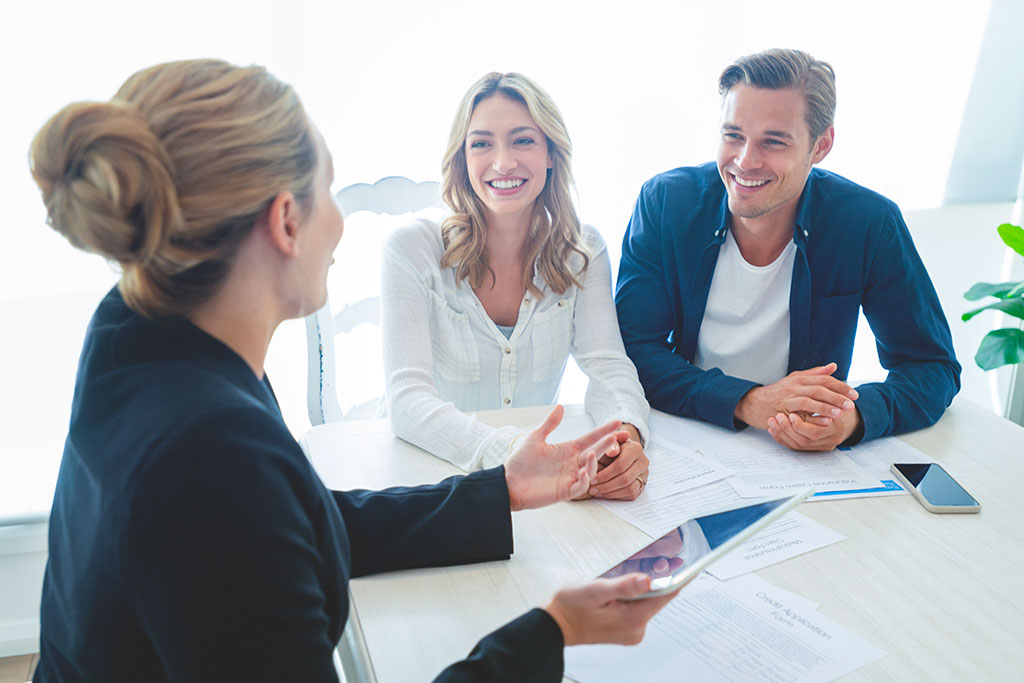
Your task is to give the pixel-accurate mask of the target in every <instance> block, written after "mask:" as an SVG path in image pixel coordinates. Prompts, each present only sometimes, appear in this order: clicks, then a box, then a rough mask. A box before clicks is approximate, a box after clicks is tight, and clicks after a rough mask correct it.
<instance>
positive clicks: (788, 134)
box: [718, 84, 833, 218]
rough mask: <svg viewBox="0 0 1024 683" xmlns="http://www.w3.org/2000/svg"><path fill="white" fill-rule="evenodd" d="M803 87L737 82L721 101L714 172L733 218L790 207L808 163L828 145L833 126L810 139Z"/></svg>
mask: <svg viewBox="0 0 1024 683" xmlns="http://www.w3.org/2000/svg"><path fill="white" fill-rule="evenodd" d="M806 107H807V104H806V101H805V99H804V95H803V93H801V92H800V91H799V90H796V89H793V88H783V89H779V90H771V89H767V88H755V87H753V86H749V85H744V84H737V85H735V86H733V88H732V89H731V90H730V91H729V92H728V93H726V95H725V98H724V99H723V101H722V130H721V138H720V140H719V143H718V173H719V175H720V176H721V177H722V182H723V183H725V189H726V191H727V192H728V193H729V211H730V212H731V213H732V215H733V216H734V217H738V218H759V217H761V216H767V215H770V214H774V213H775V212H778V211H783V212H785V211H793V212H795V208H796V203H797V202H798V201H799V199H800V193H801V192H802V191H803V189H804V184H805V183H806V182H807V176H808V175H809V174H810V172H811V167H812V166H813V165H814V164H816V163H817V162H819V161H821V160H822V159H824V158H825V155H826V154H828V152H829V150H830V149H831V148H832V135H833V133H832V128H829V129H828V130H827V131H825V133H823V134H822V135H821V136H819V137H818V138H817V139H816V140H812V139H811V134H810V130H809V129H808V127H807V122H806V121H805V118H804V114H805V111H806Z"/></svg>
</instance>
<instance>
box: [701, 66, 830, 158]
mask: <svg viewBox="0 0 1024 683" xmlns="http://www.w3.org/2000/svg"><path fill="white" fill-rule="evenodd" d="M737 83H743V84H744V85H750V86H753V87H755V88H769V89H772V90H779V89H782V88H796V89H798V90H800V91H801V92H802V93H803V94H804V100H805V101H806V102H807V112H806V114H805V120H806V121H807V127H808V128H809V129H810V131H811V141H812V143H813V141H814V140H817V139H818V136H819V135H821V134H822V133H824V132H825V131H826V130H828V127H829V126H831V125H832V123H833V122H834V120H835V115H836V74H835V71H833V70H832V66H831V65H830V64H829V63H828V62H822V61H820V60H817V59H815V58H814V57H812V56H810V55H809V54H807V53H806V52H801V51H800V50H787V49H781V48H773V49H771V50H765V51H764V52H758V53H757V54H753V55H747V56H745V57H740V58H739V59H737V60H736V61H735V62H733V63H732V64H730V65H729V66H727V67H725V70H724V71H722V75H721V76H719V77H718V92H719V93H721V94H722V95H725V94H726V93H728V92H729V91H730V90H732V88H733V86H734V85H736V84H737Z"/></svg>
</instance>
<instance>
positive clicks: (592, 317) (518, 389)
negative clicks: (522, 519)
mask: <svg viewBox="0 0 1024 683" xmlns="http://www.w3.org/2000/svg"><path fill="white" fill-rule="evenodd" d="M583 238H584V243H585V244H586V245H587V248H588V249H589V252H590V255H591V256H590V265H589V267H588V268H587V270H586V272H585V273H584V276H583V287H582V288H577V287H575V286H571V287H570V288H569V289H568V290H566V292H565V293H564V294H556V293H555V292H553V291H552V290H551V289H550V288H549V287H548V285H547V283H545V282H544V281H543V279H542V278H541V277H540V275H539V274H536V273H535V275H534V279H533V282H534V284H535V285H536V286H537V288H538V289H540V291H541V292H543V294H544V296H543V297H542V298H540V299H537V298H536V297H535V296H534V295H533V294H532V293H531V292H527V293H526V295H525V296H524V297H523V301H522V304H521V305H520V308H519V318H518V320H517V321H516V324H515V327H514V328H513V330H512V335H511V337H510V338H507V339H506V338H505V336H504V335H503V334H502V333H501V330H499V329H498V327H497V325H495V323H494V321H492V320H491V318H490V317H489V316H488V315H487V313H486V311H484V307H483V305H482V304H481V303H480V301H479V300H478V299H477V297H476V294H475V293H474V292H473V289H472V287H470V285H469V283H468V282H466V281H463V282H462V283H461V285H459V286H456V283H455V268H454V267H453V268H446V269H442V268H441V266H440V263H441V256H442V254H443V253H444V246H443V243H442V240H441V228H440V225H439V224H437V223H435V222H433V221H431V220H429V219H423V218H418V219H415V220H414V221H413V222H411V223H410V224H408V225H406V226H404V227H402V228H400V229H398V230H396V231H394V232H393V233H392V234H391V235H389V236H388V238H387V240H386V241H385V243H384V246H383V250H382V258H381V280H382V287H381V335H382V339H383V353H384V373H385V396H386V400H387V407H388V415H389V417H390V418H391V428H392V431H393V432H394V433H395V434H396V435H397V436H399V437H401V438H403V439H405V440H406V441H409V442H411V443H413V444H415V445H417V446H419V447H421V448H423V449H425V450H427V451H429V452H431V453H434V454H435V455H437V456H439V457H442V458H444V459H445V460H448V461H450V462H452V463H454V464H455V465H458V466H459V467H461V468H462V469H465V470H473V469H479V468H482V467H493V466H495V465H500V464H501V463H503V462H504V460H505V458H506V457H507V456H508V452H509V445H510V444H511V442H512V439H513V438H514V437H515V435H516V433H517V430H516V429H515V428H513V427H502V428H498V429H495V428H493V427H490V426H488V425H485V424H483V423H482V422H480V421H479V420H478V419H477V418H476V417H475V416H473V415H470V414H467V413H468V412H471V411H475V410H488V409H494V408H512V407H516V406H533V405H550V404H552V403H554V401H555V399H556V398H557V395H558V387H559V385H560V383H561V380H562V374H563V372H564V370H565V363H566V359H567V358H568V355H569V353H572V354H573V358H575V360H576V363H577V364H578V365H579V366H580V368H581V369H582V370H583V372H585V373H586V374H587V375H588V377H589V379H590V382H589V385H588V387H587V393H586V399H585V406H586V409H587V412H588V413H589V414H590V415H591V417H592V418H593V419H594V421H595V422H596V423H597V424H601V423H603V422H605V421H607V420H610V419H618V420H622V421H623V422H628V423H630V424H633V425H634V426H636V428H637V429H638V430H639V431H640V434H641V436H642V437H643V438H644V439H646V438H647V436H648V433H647V425H646V418H647V415H648V413H649V410H650V409H649V407H648V405H647V401H646V400H645V399H644V394H643V389H642V388H641V386H640V381H639V379H638V378H637V373H636V368H634V367H633V363H632V362H631V361H630V360H629V358H628V357H627V356H626V352H625V349H624V348H623V345H622V338H621V337H620V335H619V324H618V318H617V316H616V314H615V306H614V304H613V302H612V295H611V267H610V264H609V260H608V251H607V248H606V247H605V243H604V240H603V239H602V238H601V235H600V234H599V233H598V232H597V231H596V230H595V229H594V228H592V227H590V226H585V227H584V230H583ZM573 259H574V263H573V267H574V268H577V269H578V268H579V266H580V265H582V259H580V257H579V255H577V254H573Z"/></svg>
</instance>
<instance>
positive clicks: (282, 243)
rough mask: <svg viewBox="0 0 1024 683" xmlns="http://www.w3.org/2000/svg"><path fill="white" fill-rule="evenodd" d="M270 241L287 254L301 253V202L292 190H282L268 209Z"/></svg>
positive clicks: (295, 254)
mask: <svg viewBox="0 0 1024 683" xmlns="http://www.w3.org/2000/svg"><path fill="white" fill-rule="evenodd" d="M266 221H267V234H268V237H269V238H270V243H271V244H273V245H274V247H276V248H277V249H278V251H280V252H281V253H282V254H284V255H285V256H298V254H299V240H298V236H299V203H298V201H296V199H295V195H293V194H292V193H291V192H280V193H278V195H277V196H276V197H274V200H273V201H272V202H270V208H269V209H267V217H266Z"/></svg>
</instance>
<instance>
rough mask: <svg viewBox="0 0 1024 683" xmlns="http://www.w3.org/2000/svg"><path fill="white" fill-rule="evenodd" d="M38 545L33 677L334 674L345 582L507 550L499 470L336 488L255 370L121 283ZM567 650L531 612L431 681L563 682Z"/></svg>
mask: <svg viewBox="0 0 1024 683" xmlns="http://www.w3.org/2000/svg"><path fill="white" fill-rule="evenodd" d="M49 549H50V554H49V561H48V562H47V567H46V575H45V582H44V586H43V599H42V615H41V618H42V633H41V636H40V648H41V649H40V659H39V665H38V668H37V671H36V674H35V680H36V681H99V680H103V681H111V682H114V681H133V682H134V681H229V680H239V681H271V680H273V681H335V680H337V679H336V674H335V671H334V667H333V663H332V650H333V649H334V647H335V645H336V643H337V642H338V640H339V638H340V636H341V633H342V629H343V628H344V625H345V620H346V618H347V615H348V591H347V582H348V580H349V578H350V577H354V576H359V575H362V574H368V573H373V572H383V571H390V570H395V569H404V568H410V567H426V566H436V565H445V564H457V563H465V562H480V561H484V560H494V559H501V558H507V557H508V556H509V554H510V553H511V552H512V525H511V515H510V511H509V502H508V489H507V487H506V485H505V477H504V470H503V469H502V468H496V469H492V470H485V471H482V472H477V473H474V474H472V475H469V476H466V477H452V478H450V479H447V480H445V481H443V482H441V483H439V484H437V485H434V486H423V487H416V488H393V489H387V490H385V491H379V492H372V491H350V492H337V491H333V492H332V491H328V490H327V489H326V488H325V487H324V485H323V484H322V483H321V481H320V479H319V478H318V477H317V475H316V473H315V472H314V471H313V469H312V467H311V466H310V463H309V461H308V460H307V459H306V458H305V456H304V455H303V453H302V451H301V449H300V448H299V447H298V445H297V444H296V442H295V440H294V439H293V438H292V436H291V435H290V434H289V432H288V430H287V428H286V427H285V424H284V422H283V421H282V418H281V414H280V411H279V409H278V406H277V401H276V399H275V398H274V396H273V393H272V391H271V389H270V385H269V383H267V382H266V380H265V379H264V381H260V380H259V379H258V378H257V377H256V375H255V374H254V373H253V371H252V370H251V369H250V367H249V366H248V365H247V364H246V363H245V362H244V361H243V360H242V359H241V358H240V357H239V356H238V355H236V354H235V353H234V352H233V351H232V350H231V349H229V348H228V347H227V346H225V345H224V344H222V343H221V342H219V341H218V340H216V339H214V338H213V337H211V336H209V335H207V334H206V333H204V332H202V331H201V330H200V329H198V328H197V327H195V326H193V325H192V324H191V323H189V322H187V321H185V320H172V321H169V322H154V321H151V320H147V319H145V318H143V317H141V316H139V315H137V314H135V313H133V312H132V311H131V310H130V309H128V307H127V306H126V305H125V303H124V301H123V299H122V298H121V296H120V294H119V293H118V292H117V290H116V289H115V290H114V291H112V292H111V293H110V294H108V295H107V297H106V298H105V299H104V300H103V302H102V303H101V304H100V306H99V308H98V309H97V311H96V314H95V316H94V317H93V320H92V322H91V324H90V327H89V331H88V334H87V336H86V340H85V345H84V348H83V350H82V357H81V362H80V365H79V371H78V379H77V383H76V386H75V394H74V401H73V404H72V412H71V426H70V431H69V433H68V438H67V443H66V446H65V450H64V457H63V460H62V462H61V468H60V475H59V478H58V482H57V491H56V494H55V498H54V503H53V510H52V513H51V517H50V535H49ZM423 637H424V638H430V637H431V634H429V633H424V634H423ZM562 648H563V642H562V635H561V631H560V630H559V628H558V626H557V624H555V622H554V621H553V620H552V619H551V617H550V616H549V615H548V614H547V613H546V612H543V611H542V610H533V611H531V612H528V613H527V614H525V615H523V616H522V617H520V618H519V619H518V620H516V621H514V622H512V623H511V624H509V625H506V626H505V627H503V628H502V629H499V630H498V631H496V632H494V633H492V634H491V635H489V636H488V637H486V638H485V639H484V640H482V641H481V642H480V643H479V644H478V645H477V647H476V649H475V650H474V651H473V652H472V653H471V654H470V656H469V657H468V658H467V659H466V660H463V661H461V662H459V663H456V664H454V665H453V666H451V667H450V668H448V669H446V670H445V671H444V672H443V673H441V676H440V679H441V680H452V681H463V680H474V681H477V680H479V681H483V680H560V679H561V673H562ZM426 673H427V672H425V674H426Z"/></svg>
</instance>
